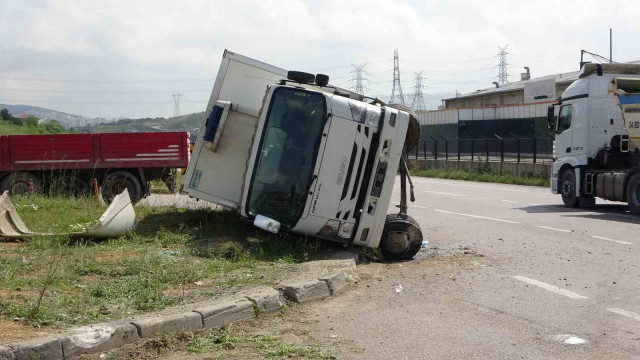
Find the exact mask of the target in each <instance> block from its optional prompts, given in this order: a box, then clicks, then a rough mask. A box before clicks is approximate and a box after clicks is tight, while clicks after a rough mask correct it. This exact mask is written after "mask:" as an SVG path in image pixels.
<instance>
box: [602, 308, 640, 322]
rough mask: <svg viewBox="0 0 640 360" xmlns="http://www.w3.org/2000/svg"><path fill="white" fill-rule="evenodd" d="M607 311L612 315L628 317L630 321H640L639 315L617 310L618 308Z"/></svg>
mask: <svg viewBox="0 0 640 360" xmlns="http://www.w3.org/2000/svg"><path fill="white" fill-rule="evenodd" d="M607 311H610V312H612V313H614V314H618V315H622V316H625V317H628V318H629V319H632V320H636V321H640V314H638V313H634V312H633V311H628V310H625V309H619V308H608V309H607Z"/></svg>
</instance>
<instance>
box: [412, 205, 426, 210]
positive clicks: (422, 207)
mask: <svg viewBox="0 0 640 360" xmlns="http://www.w3.org/2000/svg"><path fill="white" fill-rule="evenodd" d="M409 206H410V207H414V208H418V209H428V207H426V206H420V205H409Z"/></svg>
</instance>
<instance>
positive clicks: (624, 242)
mask: <svg viewBox="0 0 640 360" xmlns="http://www.w3.org/2000/svg"><path fill="white" fill-rule="evenodd" d="M592 238H594V239H600V240H605V241H611V242H614V243H618V244H623V245H633V243H630V242H626V241H620V240H615V239H610V238H606V237H604V236H597V235H593V236H592Z"/></svg>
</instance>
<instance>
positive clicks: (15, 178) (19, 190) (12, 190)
mask: <svg viewBox="0 0 640 360" xmlns="http://www.w3.org/2000/svg"><path fill="white" fill-rule="evenodd" d="M29 182H31V184H32V185H33V192H34V193H41V192H42V187H41V183H40V180H39V179H38V178H37V177H36V176H34V175H33V174H31V173H28V172H22V171H20V172H14V173H11V174H9V175H7V176H6V177H5V178H4V180H2V192H5V191H9V194H11V195H25V194H28V193H29Z"/></svg>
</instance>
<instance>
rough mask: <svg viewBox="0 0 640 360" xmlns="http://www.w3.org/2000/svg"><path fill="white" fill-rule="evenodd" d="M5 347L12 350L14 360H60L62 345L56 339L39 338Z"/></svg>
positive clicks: (62, 356)
mask: <svg viewBox="0 0 640 360" xmlns="http://www.w3.org/2000/svg"><path fill="white" fill-rule="evenodd" d="M7 347H8V348H9V349H11V350H13V354H14V355H15V360H58V359H60V360H62V359H64V354H63V352H62V343H61V341H60V339H58V338H52V337H47V338H41V339H35V340H30V341H25V342H21V343H16V344H9V345H7Z"/></svg>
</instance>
